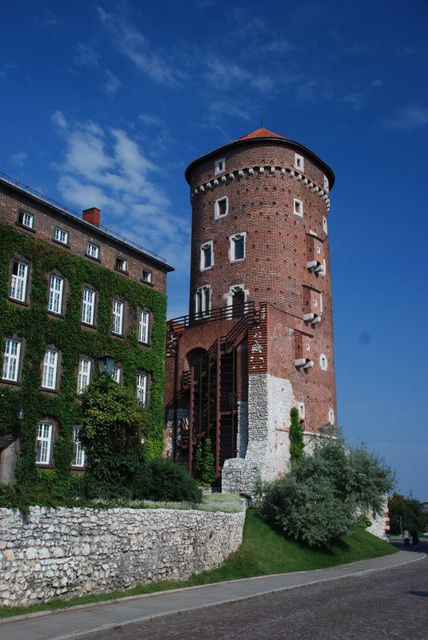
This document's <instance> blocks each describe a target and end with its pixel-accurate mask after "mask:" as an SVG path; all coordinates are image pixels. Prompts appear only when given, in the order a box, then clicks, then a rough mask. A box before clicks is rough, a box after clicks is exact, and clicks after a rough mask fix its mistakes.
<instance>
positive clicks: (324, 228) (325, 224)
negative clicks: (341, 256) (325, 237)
mask: <svg viewBox="0 0 428 640" xmlns="http://www.w3.org/2000/svg"><path fill="white" fill-rule="evenodd" d="M322 230H323V231H324V233H325V234H327V233H328V225H327V218H326V217H324V218H323V219H322Z"/></svg>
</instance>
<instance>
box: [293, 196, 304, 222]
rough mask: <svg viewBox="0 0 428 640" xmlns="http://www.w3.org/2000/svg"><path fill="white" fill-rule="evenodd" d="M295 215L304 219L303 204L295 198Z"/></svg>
mask: <svg viewBox="0 0 428 640" xmlns="http://www.w3.org/2000/svg"><path fill="white" fill-rule="evenodd" d="M294 213H295V214H296V216H300V217H301V218H303V202H302V201H301V200H297V198H294Z"/></svg>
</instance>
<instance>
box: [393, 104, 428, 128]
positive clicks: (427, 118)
mask: <svg viewBox="0 0 428 640" xmlns="http://www.w3.org/2000/svg"><path fill="white" fill-rule="evenodd" d="M383 124H384V125H385V126H387V127H391V128H393V129H408V130H411V129H420V128H422V127H425V126H426V125H427V124H428V108H426V107H421V106H417V105H413V106H410V107H405V108H403V109H399V110H398V111H397V112H396V113H395V114H394V115H393V116H392V117H391V118H387V119H386V120H385V121H384V123H383Z"/></svg>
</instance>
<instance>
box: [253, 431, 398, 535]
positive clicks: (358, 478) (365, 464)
mask: <svg viewBox="0 0 428 640" xmlns="http://www.w3.org/2000/svg"><path fill="white" fill-rule="evenodd" d="M393 483H394V474H393V473H392V471H391V469H390V468H389V467H387V466H386V465H385V464H384V463H383V462H382V461H381V460H380V459H379V458H378V457H377V456H376V455H375V454H373V453H370V452H369V451H367V450H366V449H365V448H364V447H358V448H356V449H350V448H347V447H345V445H344V443H343V441H341V440H333V439H331V438H329V439H325V440H322V441H320V443H319V445H318V446H316V447H315V450H314V453H313V455H303V456H302V457H301V458H299V459H297V460H295V461H294V462H293V463H292V466H291V471H290V473H288V474H287V475H285V476H283V477H282V478H280V479H278V480H276V481H275V482H272V483H268V484H267V485H265V486H264V496H263V497H262V503H261V515H262V516H263V517H264V518H265V519H266V520H267V521H268V522H270V523H271V524H273V525H274V526H276V527H279V528H280V529H281V530H282V531H283V532H284V533H285V534H286V535H287V536H288V537H290V538H292V539H294V540H297V541H299V542H302V543H305V544H307V545H309V546H311V547H312V546H322V545H324V544H327V543H328V542H330V541H332V540H334V539H335V538H337V537H338V536H340V535H342V534H344V533H347V532H349V531H351V530H352V529H354V528H355V527H356V526H358V522H359V521H360V522H361V513H364V514H365V515H367V516H368V515H370V514H373V516H376V515H380V514H381V513H382V512H383V509H384V499H385V494H386V493H387V491H389V490H390V489H391V488H392V486H393Z"/></svg>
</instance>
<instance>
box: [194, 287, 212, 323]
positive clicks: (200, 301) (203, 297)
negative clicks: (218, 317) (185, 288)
mask: <svg viewBox="0 0 428 640" xmlns="http://www.w3.org/2000/svg"><path fill="white" fill-rule="evenodd" d="M210 310H211V287H210V286H209V285H205V286H203V287H199V288H198V289H196V293H195V314H196V315H197V316H203V315H208V314H209V312H210Z"/></svg>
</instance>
